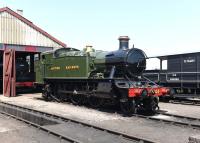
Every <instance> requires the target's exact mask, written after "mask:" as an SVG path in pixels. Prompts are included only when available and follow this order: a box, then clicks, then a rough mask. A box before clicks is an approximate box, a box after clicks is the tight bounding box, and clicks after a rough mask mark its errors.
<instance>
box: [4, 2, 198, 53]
mask: <svg viewBox="0 0 200 143" xmlns="http://www.w3.org/2000/svg"><path fill="white" fill-rule="evenodd" d="M4 6H8V7H10V8H11V9H13V10H16V9H23V10H24V16H25V17H26V18H28V19H29V20H31V21H32V22H33V23H34V24H36V25H38V26H39V27H41V28H42V29H44V30H45V31H47V32H48V33H50V34H52V35H53V36H55V37H56V38H58V39H59V40H61V41H63V42H65V43H66V44H67V45H68V46H71V47H75V48H79V49H82V48H83V47H84V46H85V45H86V44H91V45H93V46H94V47H95V48H96V49H102V50H115V49H118V41H117V38H118V37H119V36H120V35H127V36H129V37H130V38H131V40H130V46H132V44H133V43H134V44H135V47H138V48H141V49H143V50H144V51H145V52H146V53H147V55H148V56H156V55H165V54H172V53H183V52H192V51H200V8H199V6H200V1H199V0H118V1H116V0H82V1H81V0H0V7H4Z"/></svg>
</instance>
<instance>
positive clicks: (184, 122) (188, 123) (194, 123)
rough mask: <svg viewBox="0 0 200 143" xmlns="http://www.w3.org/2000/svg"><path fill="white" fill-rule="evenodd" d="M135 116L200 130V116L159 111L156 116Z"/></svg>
mask: <svg viewBox="0 0 200 143" xmlns="http://www.w3.org/2000/svg"><path fill="white" fill-rule="evenodd" d="M134 116H135V117H139V118H144V119H148V120H152V121H158V122H162V123H166V124H170V125H177V126H181V127H189V128H193V129H198V130H200V118H195V117H187V116H181V115H175V114H169V113H162V112H158V113H157V114H156V115H154V116H145V115H138V114H134Z"/></svg>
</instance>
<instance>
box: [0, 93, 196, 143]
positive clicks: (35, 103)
mask: <svg viewBox="0 0 200 143" xmlns="http://www.w3.org/2000/svg"><path fill="white" fill-rule="evenodd" d="M0 101H4V102H8V103H12V104H16V105H20V106H25V107H28V108H33V109H36V110H39V111H44V112H48V113H52V114H56V115H60V116H64V117H69V118H74V119H77V120H81V121H84V122H87V123H90V124H95V125H98V126H101V127H106V128H112V129H114V130H119V131H121V132H124V133H129V134H131V135H134V136H138V137H141V138H145V139H149V140H152V141H155V142H160V143H169V142H170V143H183V142H188V138H189V136H196V135H200V130H195V129H192V128H184V127H179V126H175V125H169V124H165V123H158V122H155V121H151V120H146V119H141V118H137V117H123V116H122V115H120V114H117V113H116V114H115V113H109V112H103V111H98V110H95V109H90V108H88V107H85V106H75V105H72V104H69V103H57V102H45V101H43V100H42V98H41V94H24V95H22V96H17V97H12V98H7V97H4V96H0ZM160 107H161V110H165V111H166V112H170V113H176V114H181V115H186V116H197V115H196V114H197V113H198V111H200V109H199V108H197V106H189V105H179V104H168V103H161V104H160ZM193 111H194V113H190V112H193ZM199 117H200V116H199Z"/></svg>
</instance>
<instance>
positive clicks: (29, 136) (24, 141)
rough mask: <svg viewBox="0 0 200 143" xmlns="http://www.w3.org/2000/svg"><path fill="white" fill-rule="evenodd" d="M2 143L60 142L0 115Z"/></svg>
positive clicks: (0, 137) (0, 139)
mask: <svg viewBox="0 0 200 143" xmlns="http://www.w3.org/2000/svg"><path fill="white" fill-rule="evenodd" d="M0 142H1V143H58V142H60V140H59V139H58V138H55V137H54V136H50V135H48V134H47V133H44V132H43V131H39V130H38V129H36V128H34V127H30V126H27V124H24V123H22V122H20V121H17V120H14V119H13V118H10V117H8V116H5V115H2V114H0Z"/></svg>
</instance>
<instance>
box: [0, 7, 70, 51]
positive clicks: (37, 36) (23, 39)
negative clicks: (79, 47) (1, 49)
mask: <svg viewBox="0 0 200 143" xmlns="http://www.w3.org/2000/svg"><path fill="white" fill-rule="evenodd" d="M0 43H3V44H10V45H31V46H37V47H54V48H61V47H66V44H64V43H62V42H61V41H59V40H57V39H56V38H54V37H53V36H51V35H49V34H48V33H47V32H45V31H44V30H42V29H41V28H39V27H37V26H36V25H34V24H33V23H32V22H30V21H29V20H27V19H26V18H24V17H23V16H21V15H20V14H18V13H17V12H14V11H12V10H11V9H9V8H8V7H5V8H1V9H0Z"/></svg>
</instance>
